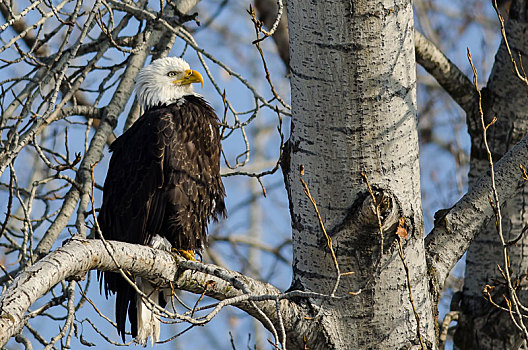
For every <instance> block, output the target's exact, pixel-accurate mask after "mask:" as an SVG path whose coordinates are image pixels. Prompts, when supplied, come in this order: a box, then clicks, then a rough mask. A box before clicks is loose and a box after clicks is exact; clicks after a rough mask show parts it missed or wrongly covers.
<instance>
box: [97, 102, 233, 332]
mask: <svg viewBox="0 0 528 350" xmlns="http://www.w3.org/2000/svg"><path fill="white" fill-rule="evenodd" d="M110 150H111V151H112V152H113V155H112V158H111V160H110V167H109V170H108V174H107V177H106V180H105V184H104V193H103V204H102V206H101V211H100V214H99V217H98V220H99V225H100V227H101V231H102V233H103V236H104V237H105V238H106V239H108V240H118V241H123V242H128V243H136V244H143V245H148V244H149V243H150V240H151V239H152V237H154V236H155V235H160V236H162V237H165V238H166V239H167V240H168V241H169V242H170V243H171V244H172V247H173V248H176V249H182V250H199V249H201V248H202V247H203V246H204V244H205V243H206V240H207V238H206V234H207V224H208V222H209V220H210V219H213V220H215V221H216V220H217V219H218V218H220V217H222V216H225V215H226V209H225V205H224V197H225V190H224V186H223V184H222V180H221V178H220V150H221V146H220V133H219V127H218V118H217V117H216V114H215V113H214V111H213V109H212V108H211V107H210V106H209V105H208V104H207V102H206V101H204V100H203V99H202V98H201V97H198V96H195V95H187V96H184V97H182V98H181V99H179V100H178V101H177V102H176V103H172V104H169V105H166V106H159V107H152V108H150V109H148V110H147V111H146V112H145V113H144V114H143V115H142V116H141V117H140V118H139V119H138V120H137V121H136V122H135V123H134V125H132V127H131V128H130V129H129V130H127V131H126V132H125V133H124V134H123V135H122V136H120V137H119V138H118V139H117V140H116V141H115V142H114V143H113V144H112V145H111V147H110ZM102 286H103V287H104V290H105V295H106V297H108V295H109V294H113V293H115V294H116V322H117V329H118V333H119V334H121V336H122V338H123V341H124V338H125V321H126V315H127V313H128V315H129V319H130V323H131V326H132V335H133V336H134V337H135V336H136V335H137V319H136V311H137V310H136V302H135V298H136V293H135V291H134V290H133V288H132V287H131V286H130V285H129V284H128V283H127V282H126V281H124V279H123V278H122V277H121V276H120V275H119V274H117V273H112V272H104V273H103V281H102Z"/></svg>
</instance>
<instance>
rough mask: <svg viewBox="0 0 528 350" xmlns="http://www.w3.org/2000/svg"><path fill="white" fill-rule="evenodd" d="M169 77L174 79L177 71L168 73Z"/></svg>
mask: <svg viewBox="0 0 528 350" xmlns="http://www.w3.org/2000/svg"><path fill="white" fill-rule="evenodd" d="M167 75H168V76H169V78H173V77H175V76H176V72H175V71H170V72H169V73H167Z"/></svg>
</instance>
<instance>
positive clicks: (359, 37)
mask: <svg viewBox="0 0 528 350" xmlns="http://www.w3.org/2000/svg"><path fill="white" fill-rule="evenodd" d="M288 16H289V18H288V20H289V30H290V47H291V51H290V53H291V88H292V110H293V115H292V127H291V129H292V132H291V139H290V141H289V168H287V169H285V171H286V174H287V180H286V181H287V188H288V193H289V196H290V210H291V214H292V228H293V233H292V234H293V254H294V259H293V271H294V276H293V284H292V286H293V287H295V288H299V289H302V290H306V291H314V292H319V293H325V294H332V293H333V291H334V288H335V287H336V281H337V272H338V271H336V270H337V269H336V266H335V262H334V259H333V257H332V252H331V251H330V249H329V248H328V245H327V240H326V239H325V234H324V233H323V231H322V228H321V223H322V224H324V227H325V228H326V232H327V233H328V235H329V236H330V237H331V240H332V247H333V250H334V251H335V254H336V257H337V263H338V267H339V272H340V273H341V275H340V276H339V277H340V281H339V285H338V286H337V287H336V288H335V294H336V295H337V296H344V295H349V293H350V292H356V291H359V290H361V293H360V294H358V295H357V296H350V297H349V298H347V299H346V300H345V301H343V300H339V301H335V302H333V301H325V302H321V301H320V300H310V301H309V302H308V307H309V308H311V309H312V310H313V316H314V317H315V318H316V319H317V318H318V317H322V319H321V324H322V327H323V328H324V329H323V332H324V333H325V339H326V343H325V344H321V343H318V344H310V343H309V342H308V345H309V347H310V349H329V348H331V349H350V348H351V344H354V346H353V348H354V349H371V348H380V349H381V348H390V349H400V348H409V347H412V346H413V345H418V346H419V345H420V344H421V343H422V344H423V345H422V347H423V348H430V347H433V345H432V344H434V343H435V340H434V337H435V327H434V317H433V312H432V304H431V303H432V301H431V298H430V297H429V292H428V285H427V277H426V276H427V273H426V262H425V254H424V246H423V233H424V232H423V221H422V212H421V202H420V177H419V164H418V142H417V131H416V95H415V88H416V77H415V56H414V46H413V45H414V43H413V10H412V4H411V2H410V1H393V2H389V1H387V2H384V3H383V5H382V4H381V3H373V2H371V1H367V0H363V1H351V2H350V1H335V0H334V1H321V2H290V3H289V4H288ZM287 158H288V156H287ZM301 169H304V176H300V170H301ZM362 173H364V174H366V176H367V177H368V181H369V183H370V186H371V187H372V190H373V194H374V197H375V198H376V203H377V204H378V207H379V212H380V218H381V222H382V228H383V230H382V233H380V227H379V225H378V217H377V216H376V214H375V210H374V209H373V207H374V206H373V199H372V196H371V194H370V193H369V191H368V187H367V184H366V182H365V180H364V178H363V177H362V175H361V174H362ZM301 178H302V179H304V180H305V181H306V183H307V186H308V187H309V190H310V192H311V195H312V196H313V199H314V200H315V202H316V203H317V208H318V210H319V212H320V215H321V218H322V220H321V222H320V221H319V219H318V216H317V214H316V212H315V210H314V207H313V205H312V203H311V202H310V199H309V198H308V196H307V194H306V193H305V190H304V188H303V184H302V182H301ZM400 218H404V219H405V223H404V225H402V228H401V230H402V229H403V228H404V229H405V230H406V231H407V232H408V238H407V239H402V244H403V251H404V259H405V262H406V264H407V265H408V266H409V270H408V274H406V270H405V268H404V263H403V262H402V259H401V258H400V256H399V253H398V247H399V244H398V240H399V238H398V236H397V235H396V234H395V231H396V229H397V227H398V222H399V220H400ZM381 246H383V252H382V251H381V249H380V247H381ZM349 273H352V274H349ZM408 280H409V281H410V284H411V285H410V287H411V290H412V298H413V299H412V300H413V301H412V302H411V301H410V290H409V286H408V284H407V281H408ZM413 304H414V305H413ZM413 308H415V310H416V312H414V311H413Z"/></svg>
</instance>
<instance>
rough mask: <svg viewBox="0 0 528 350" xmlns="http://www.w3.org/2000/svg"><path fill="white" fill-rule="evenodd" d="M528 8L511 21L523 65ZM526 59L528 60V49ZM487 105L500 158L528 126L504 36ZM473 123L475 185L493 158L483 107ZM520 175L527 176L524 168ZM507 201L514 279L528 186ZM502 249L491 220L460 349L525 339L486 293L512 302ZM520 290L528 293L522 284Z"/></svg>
mask: <svg viewBox="0 0 528 350" xmlns="http://www.w3.org/2000/svg"><path fill="white" fill-rule="evenodd" d="M527 10H528V6H527V3H526V2H525V1H516V2H514V4H513V5H512V8H511V11H510V17H509V20H508V23H507V26H506V32H507V38H508V41H509V45H510V48H511V50H512V53H513V57H514V58H515V59H516V61H517V65H518V67H520V61H519V60H518V52H519V53H526V52H528V41H527V40H526V33H527V32H528V23H527V18H526V15H527ZM522 62H528V57H527V56H526V55H525V54H524V55H523V57H522ZM519 69H520V68H519ZM475 107H477V106H475ZM483 107H484V113H485V114H484V116H485V119H486V123H489V122H490V121H491V120H492V119H493V117H497V122H496V123H495V124H494V125H493V126H491V127H490V128H489V129H488V142H489V143H490V148H491V151H492V153H493V157H494V160H495V161H496V160H498V159H500V158H501V157H502V156H503V155H504V154H505V153H506V152H507V151H508V150H509V149H510V148H511V147H513V146H514V145H515V144H516V143H517V142H519V141H520V139H521V138H522V137H523V136H524V135H526V134H527V131H528V98H527V86H526V85H525V84H524V83H523V82H521V80H520V79H518V78H517V77H516V75H515V72H514V71H513V65H512V62H511V58H510V55H509V54H508V51H507V48H506V45H505V43H504V41H502V42H501V45H500V47H499V50H498V52H497V55H496V56H495V63H494V66H493V70H492V72H491V75H490V77H489V80H488V84H487V88H486V89H483ZM468 124H469V130H470V134H471V138H472V144H471V165H470V166H471V168H470V172H469V180H470V184H469V185H470V190H471V187H472V185H473V184H474V183H475V180H476V179H477V178H478V177H479V176H481V175H482V174H485V173H486V172H489V162H488V159H487V155H486V150H485V148H484V145H483V142H482V127H481V126H480V115H479V113H478V109H476V108H475V111H474V112H473V113H472V114H468ZM523 165H525V164H523ZM518 176H521V173H520V172H519V175H518ZM505 199H506V198H505ZM507 200H508V202H507V204H506V205H505V206H503V208H502V214H503V215H502V216H503V221H502V225H503V230H504V238H505V239H506V241H512V240H515V239H517V238H519V237H520V239H519V240H518V241H516V244H512V245H510V246H509V249H508V252H509V258H510V264H511V271H512V276H513V279H515V280H519V279H520V278H522V276H523V275H525V274H526V271H527V270H528V259H527V258H528V236H527V235H526V234H524V235H522V234H521V232H522V230H523V227H524V225H525V223H526V221H527V219H528V213H527V210H528V207H527V204H526V203H527V202H528V193H527V192H526V188H525V186H524V185H523V186H522V188H519V189H518V193H517V195H516V196H514V197H513V198H511V199H509V198H507ZM502 250H503V247H502V244H501V243H500V240H499V236H498V234H497V228H496V225H495V221H494V220H491V222H490V223H489V224H488V225H487V226H486V227H485V228H484V229H483V230H482V231H481V232H480V234H479V235H478V236H477V238H476V239H475V240H474V242H473V243H472V244H471V246H470V247H469V250H468V252H467V257H466V273H465V279H464V290H463V297H462V298H461V303H460V305H454V307H455V308H461V311H462V316H461V317H460V318H459V326H458V328H457V331H456V335H455V345H456V348H458V349H512V348H513V346H514V344H515V343H516V341H517V340H518V339H519V338H520V334H519V332H516V328H515V325H514V324H513V322H512V321H511V319H510V315H509V314H508V313H507V312H503V311H499V310H498V309H497V308H496V307H494V306H492V305H491V304H490V303H489V302H488V301H486V300H485V299H484V298H483V296H482V291H483V288H484V286H485V285H487V284H489V285H492V286H496V288H495V289H494V290H493V291H492V293H491V295H492V296H493V299H494V301H495V302H496V303H498V304H500V305H503V306H506V303H505V302H504V298H503V295H508V293H507V289H506V288H505V287H504V285H503V283H502V282H504V279H503V277H502V275H501V272H500V271H499V269H498V268H497V265H500V266H502V268H504V258H503V251H502ZM499 281H500V283H498V282H499ZM501 284H502V286H501ZM524 284H525V283H524ZM524 288H526V287H524ZM518 293H521V295H522V285H521V286H520V288H519V289H518ZM524 301H526V298H525V300H524Z"/></svg>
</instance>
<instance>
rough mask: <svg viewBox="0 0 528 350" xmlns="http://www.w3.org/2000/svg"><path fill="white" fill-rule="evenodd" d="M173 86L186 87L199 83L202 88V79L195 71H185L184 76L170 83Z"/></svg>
mask: <svg viewBox="0 0 528 350" xmlns="http://www.w3.org/2000/svg"><path fill="white" fill-rule="evenodd" d="M172 83H173V84H180V85H187V84H192V83H200V84H202V87H203V78H202V75H201V74H200V73H198V72H197V71H195V70H192V69H187V70H186V71H185V72H184V76H183V78H182V79H177V80H174V81H173V82H172Z"/></svg>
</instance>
